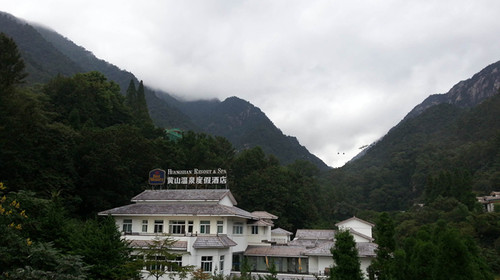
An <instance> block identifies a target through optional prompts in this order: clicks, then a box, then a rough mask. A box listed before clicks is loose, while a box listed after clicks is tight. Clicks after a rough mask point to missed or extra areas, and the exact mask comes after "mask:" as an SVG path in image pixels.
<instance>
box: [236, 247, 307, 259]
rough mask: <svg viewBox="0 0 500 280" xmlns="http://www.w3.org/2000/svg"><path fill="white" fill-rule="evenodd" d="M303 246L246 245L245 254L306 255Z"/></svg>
mask: <svg viewBox="0 0 500 280" xmlns="http://www.w3.org/2000/svg"><path fill="white" fill-rule="evenodd" d="M303 251H304V248H301V247H291V246H248V248H247V249H246V250H245V254H244V255H245V256H273V257H306V256H304V254H303Z"/></svg>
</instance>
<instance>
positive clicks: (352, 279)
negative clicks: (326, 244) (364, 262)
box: [330, 230, 363, 280]
mask: <svg viewBox="0 0 500 280" xmlns="http://www.w3.org/2000/svg"><path fill="white" fill-rule="evenodd" d="M330 251H331V252H332V255H333V261H334V263H335V266H334V267H333V268H332V269H331V272H330V279H331V280H362V279H363V274H362V272H361V268H360V263H359V258H358V250H357V249H356V242H355V241H354V237H353V236H352V235H351V234H350V233H349V231H347V230H340V231H338V232H337V233H336V234H335V245H334V246H333V247H332V249H330Z"/></svg>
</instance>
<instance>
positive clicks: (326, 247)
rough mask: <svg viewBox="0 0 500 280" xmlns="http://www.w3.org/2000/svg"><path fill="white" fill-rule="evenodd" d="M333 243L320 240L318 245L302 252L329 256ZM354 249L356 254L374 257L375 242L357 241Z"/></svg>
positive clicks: (309, 254)
mask: <svg viewBox="0 0 500 280" xmlns="http://www.w3.org/2000/svg"><path fill="white" fill-rule="evenodd" d="M334 245H335V242H333V241H329V242H322V243H320V244H318V246H316V247H314V248H311V249H308V250H305V251H304V254H305V255H308V256H326V257H331V256H332V253H331V251H330V249H331V248H332V247H333V246H334ZM356 249H358V255H359V256H360V257H374V256H375V255H376V253H375V249H377V244H375V243H371V242H359V243H356Z"/></svg>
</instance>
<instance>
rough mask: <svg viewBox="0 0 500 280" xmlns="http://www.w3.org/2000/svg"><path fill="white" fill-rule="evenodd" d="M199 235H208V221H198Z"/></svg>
mask: <svg viewBox="0 0 500 280" xmlns="http://www.w3.org/2000/svg"><path fill="white" fill-rule="evenodd" d="M200 233H205V234H210V221H200Z"/></svg>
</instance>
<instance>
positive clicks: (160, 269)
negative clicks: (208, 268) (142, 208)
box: [141, 235, 192, 280]
mask: <svg viewBox="0 0 500 280" xmlns="http://www.w3.org/2000/svg"><path fill="white" fill-rule="evenodd" d="M175 242H176V240H174V239H173V238H171V237H170V236H169V235H163V236H156V237H155V238H154V239H153V240H151V241H149V242H148V244H147V246H146V248H144V249H143V250H141V256H142V257H143V259H144V267H145V269H146V271H147V272H148V274H149V275H150V276H153V277H155V278H156V279H157V280H158V279H160V278H161V277H163V275H165V274H167V273H169V271H172V272H173V273H177V274H178V275H184V274H186V272H187V271H191V270H192V267H191V266H181V265H178V263H177V262H174V260H175V259H176V258H177V257H180V255H179V254H176V253H173V252H172V251H171V248H172V246H173V245H174V243H175Z"/></svg>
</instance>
